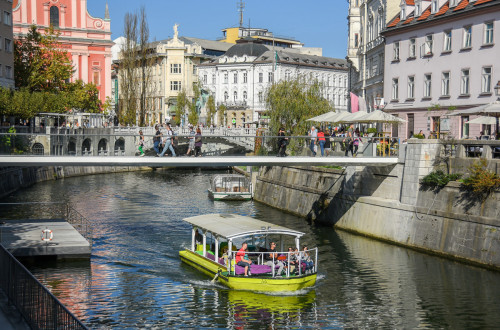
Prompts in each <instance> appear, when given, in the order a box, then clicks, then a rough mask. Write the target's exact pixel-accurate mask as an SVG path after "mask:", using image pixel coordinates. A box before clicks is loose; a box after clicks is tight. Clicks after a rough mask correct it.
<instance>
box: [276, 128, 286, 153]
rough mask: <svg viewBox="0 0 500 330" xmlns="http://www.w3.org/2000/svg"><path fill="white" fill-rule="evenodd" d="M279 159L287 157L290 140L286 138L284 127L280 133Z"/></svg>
mask: <svg viewBox="0 0 500 330" xmlns="http://www.w3.org/2000/svg"><path fill="white" fill-rule="evenodd" d="M278 136H279V138H278V157H285V156H286V145H287V144H288V138H287V137H285V129H284V128H283V127H281V128H280V131H279V132H278Z"/></svg>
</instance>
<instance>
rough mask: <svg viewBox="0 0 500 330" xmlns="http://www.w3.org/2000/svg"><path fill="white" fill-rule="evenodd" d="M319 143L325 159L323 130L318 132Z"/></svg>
mask: <svg viewBox="0 0 500 330" xmlns="http://www.w3.org/2000/svg"><path fill="white" fill-rule="evenodd" d="M318 143H319V147H320V149H321V157H324V156H325V133H324V132H323V130H322V129H320V130H319V132H318Z"/></svg>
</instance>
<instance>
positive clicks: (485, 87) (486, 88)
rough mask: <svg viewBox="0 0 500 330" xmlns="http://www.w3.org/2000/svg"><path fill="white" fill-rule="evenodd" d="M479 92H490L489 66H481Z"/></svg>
mask: <svg viewBox="0 0 500 330" xmlns="http://www.w3.org/2000/svg"><path fill="white" fill-rule="evenodd" d="M481 93H491V67H485V68H483V73H482V79H481Z"/></svg>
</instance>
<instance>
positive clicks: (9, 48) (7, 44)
mask: <svg viewBox="0 0 500 330" xmlns="http://www.w3.org/2000/svg"><path fill="white" fill-rule="evenodd" d="M4 49H5V51H6V52H7V53H12V40H10V39H7V38H5V39H4Z"/></svg>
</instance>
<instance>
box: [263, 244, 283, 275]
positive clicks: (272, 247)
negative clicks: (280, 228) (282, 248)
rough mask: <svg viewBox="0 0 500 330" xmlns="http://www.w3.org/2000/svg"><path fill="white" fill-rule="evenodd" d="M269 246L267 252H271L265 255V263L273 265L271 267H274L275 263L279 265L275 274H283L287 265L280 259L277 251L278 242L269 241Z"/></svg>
mask: <svg viewBox="0 0 500 330" xmlns="http://www.w3.org/2000/svg"><path fill="white" fill-rule="evenodd" d="M269 246H270V247H269V249H268V250H267V252H270V253H266V254H265V255H264V259H265V260H266V262H265V264H264V265H267V266H269V267H271V269H272V268H273V267H274V265H277V266H278V267H279V269H278V272H277V273H275V274H274V276H276V275H281V273H282V272H283V267H285V265H284V264H283V263H282V262H281V261H280V260H278V253H277V252H276V243H274V242H271V243H269ZM273 257H274V258H273ZM273 260H274V262H273Z"/></svg>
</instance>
